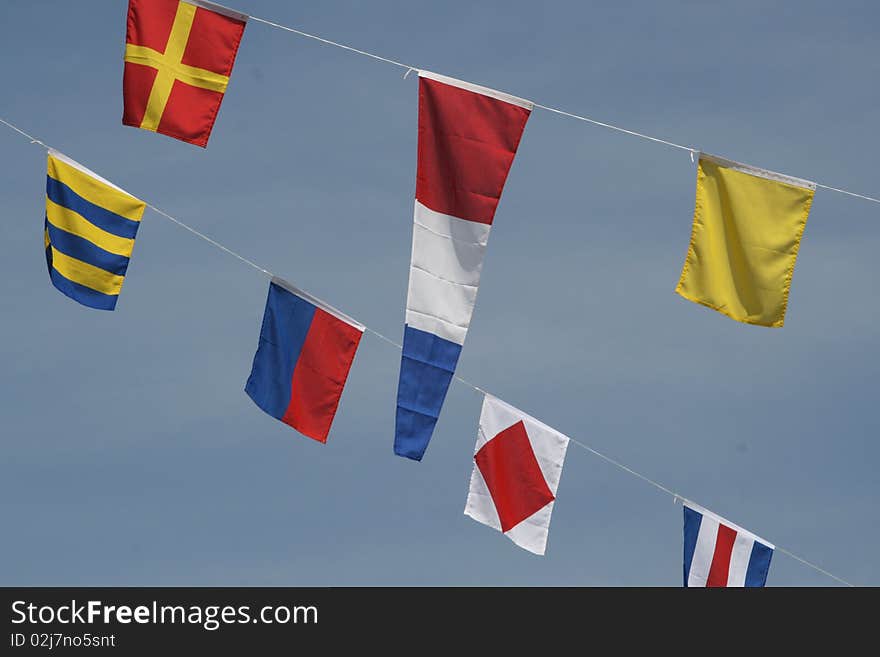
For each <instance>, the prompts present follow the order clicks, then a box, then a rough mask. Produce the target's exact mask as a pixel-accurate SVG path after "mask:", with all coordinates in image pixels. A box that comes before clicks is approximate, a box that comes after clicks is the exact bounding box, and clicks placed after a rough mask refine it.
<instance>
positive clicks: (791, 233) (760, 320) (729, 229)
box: [675, 153, 816, 327]
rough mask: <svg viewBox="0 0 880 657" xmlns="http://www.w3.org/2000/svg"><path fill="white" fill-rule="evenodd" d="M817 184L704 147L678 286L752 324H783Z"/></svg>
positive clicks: (686, 294)
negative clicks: (749, 163) (691, 220)
mask: <svg viewBox="0 0 880 657" xmlns="http://www.w3.org/2000/svg"><path fill="white" fill-rule="evenodd" d="M815 193H816V184H815V183H812V182H809V181H807V180H801V179H799V178H793V177H791V176H786V175H784V174H780V173H775V172H773V171H767V170H765V169H759V168H757V167H753V166H749V165H747V164H741V163H739V162H733V161H732V160H726V159H724V158H720V157H716V156H714V155H707V154H705V153H701V154H700V159H699V163H698V165H697V192H696V202H695V206H694V221H693V228H692V231H691V240H690V244H689V246H688V252H687V257H686V259H685V263H684V267H683V268H682V272H681V278H680V280H679V282H678V286H677V287H676V289H675V291H676V292H677V293H678V294H680V295H681V296H683V297H684V298H685V299H688V300H689V301H693V302H695V303H699V304H702V305H704V306H707V307H709V308H712V309H713V310H717V311H718V312H720V313H722V314H724V315H727V316H728V317H730V318H731V319H735V320H736V321H738V322H743V323H746V324H757V325H760V326H769V327H781V326H782V325H783V324H784V322H785V311H786V307H787V306H788V295H789V290H790V289H791V278H792V274H793V273H794V265H795V261H796V259H797V254H798V249H799V248H800V243H801V236H802V235H803V232H804V228H805V227H806V224H807V217H808V215H809V213H810V207H811V206H812V203H813V196H814V195H815Z"/></svg>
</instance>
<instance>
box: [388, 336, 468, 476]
mask: <svg viewBox="0 0 880 657" xmlns="http://www.w3.org/2000/svg"><path fill="white" fill-rule="evenodd" d="M460 355H461V345H459V344H456V343H454V342H450V341H449V340H444V339H443V338H440V337H438V336H436V335H434V334H432V333H427V332H426V331H420V330H419V329H415V328H412V327H410V326H406V327H405V328H404V333H403V356H402V358H401V361H400V382H399V383H398V388H397V417H396V422H395V430H394V453H395V454H397V455H398V456H405V457H406V458H410V459H413V460H415V461H421V460H422V456H424V454H425V450H426V449H427V448H428V443H429V442H430V441H431V435H432V434H433V432H434V426H435V425H436V424H437V418H438V417H440V409H441V408H442V407H443V401H444V400H445V399H446V392H447V390H449V384H450V382H451V381H452V376H453V374H454V373H455V366H456V364H457V363H458V357H459V356H460Z"/></svg>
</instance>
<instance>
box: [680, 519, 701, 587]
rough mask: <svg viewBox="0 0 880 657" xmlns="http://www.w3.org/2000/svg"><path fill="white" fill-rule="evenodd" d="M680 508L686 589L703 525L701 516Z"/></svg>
mask: <svg viewBox="0 0 880 657" xmlns="http://www.w3.org/2000/svg"><path fill="white" fill-rule="evenodd" d="M682 508H684V586H685V587H687V585H688V576H689V575H690V574H691V563H692V562H693V560H694V551H695V550H696V549H697V537H698V536H699V535H700V525H702V524H703V514H702V513H697V512H696V511H694V510H693V509H691V508H689V507H686V506H684V505H682Z"/></svg>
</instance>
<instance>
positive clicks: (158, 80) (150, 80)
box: [122, 0, 247, 148]
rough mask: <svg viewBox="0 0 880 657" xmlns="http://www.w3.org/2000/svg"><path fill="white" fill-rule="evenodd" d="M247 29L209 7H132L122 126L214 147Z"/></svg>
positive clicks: (194, 3)
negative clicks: (211, 141) (212, 137)
mask: <svg viewBox="0 0 880 657" xmlns="http://www.w3.org/2000/svg"><path fill="white" fill-rule="evenodd" d="M246 22H247V16H246V15H245V14H241V13H239V12H236V11H233V10H231V9H227V8H225V7H221V6H219V5H215V4H214V3H211V2H206V1H205V0H186V1H184V0H129V3H128V29H127V32H126V39H125V73H124V76H123V82H122V92H123V93H122V95H123V101H124V106H125V109H124V112H123V115H122V123H123V124H124V125H130V126H134V127H136V128H143V129H144V130H152V131H154V132H160V133H162V134H163V135H168V136H169V137H174V138H176V139H180V140H182V141H186V142H189V143H191V144H195V145H197V146H201V147H203V148H204V147H205V146H207V144H208V137H209V136H210V135H211V129H212V128H213V127H214V120H215V118H216V117H217V111H218V110H219V109H220V103H221V102H222V101H223V95H224V94H225V93H226V87H227V85H228V84H229V76H230V75H231V74H232V66H233V64H234V63H235V55H236V53H237V52H238V46H239V44H240V43H241V37H242V34H244V27H245V24H246Z"/></svg>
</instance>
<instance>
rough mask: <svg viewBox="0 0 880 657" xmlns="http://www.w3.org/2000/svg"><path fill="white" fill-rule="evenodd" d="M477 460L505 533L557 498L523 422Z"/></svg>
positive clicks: (483, 450)
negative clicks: (539, 462) (549, 484)
mask: <svg viewBox="0 0 880 657" xmlns="http://www.w3.org/2000/svg"><path fill="white" fill-rule="evenodd" d="M474 460H475V461H476V462H477V467H478V468H479V469H480V474H482V475H483V480H484V481H485V482H486V486H487V487H488V488H489V493H490V494H491V495H492V501H493V502H494V503H495V509H496V510H497V511H498V519H499V520H500V521H501V531H502V532H506V531H508V530H509V529H512V528H513V527H516V526H517V525H518V524H519V523H521V522H522V521H523V520H525V519H526V518H528V517H529V516H531V515H533V514H534V513H535V512H536V511H539V510H540V509H542V508H543V507H545V506H546V505H547V504H549V503H550V502H552V501H553V500H554V499H556V498H555V497H554V495H553V493H552V492H551V491H550V488H549V487H548V486H547V482H546V480H545V479H544V473H543V472H541V466H540V465H538V460H537V459H536V458H535V453H534V451H533V450H532V444H531V442H529V436H528V434H527V433H526V427H525V424H523V422H522V421H520V422H517V423H516V424H514V425H513V426H511V427H508V428H507V429H505V430H504V431H502V432H501V433H499V434H498V435H496V436H495V437H494V438H492V439H491V440H489V442H487V443H486V444H485V445H483V447H482V448H480V451H478V452H477V453H476V455H475V456H474Z"/></svg>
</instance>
